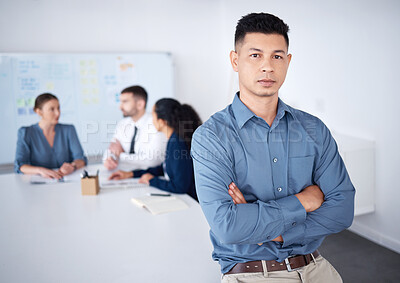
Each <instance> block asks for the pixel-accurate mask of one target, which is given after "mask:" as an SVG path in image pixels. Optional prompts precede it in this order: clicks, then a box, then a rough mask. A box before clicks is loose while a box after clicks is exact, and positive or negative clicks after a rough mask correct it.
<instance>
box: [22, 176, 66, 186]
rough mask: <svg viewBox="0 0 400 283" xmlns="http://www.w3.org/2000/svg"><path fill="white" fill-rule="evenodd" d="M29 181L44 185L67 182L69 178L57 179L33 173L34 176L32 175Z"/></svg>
mask: <svg viewBox="0 0 400 283" xmlns="http://www.w3.org/2000/svg"><path fill="white" fill-rule="evenodd" d="M29 181H30V183H31V184H33V185H44V184H55V183H62V182H67V181H68V180H66V179H65V177H64V178H62V179H60V180H57V179H51V178H45V177H42V176H40V175H32V176H30V180H29Z"/></svg>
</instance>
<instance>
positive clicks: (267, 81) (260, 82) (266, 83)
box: [257, 79, 275, 87]
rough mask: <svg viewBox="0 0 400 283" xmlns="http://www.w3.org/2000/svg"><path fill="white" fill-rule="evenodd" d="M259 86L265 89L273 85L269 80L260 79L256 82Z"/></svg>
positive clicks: (272, 81)
mask: <svg viewBox="0 0 400 283" xmlns="http://www.w3.org/2000/svg"><path fill="white" fill-rule="evenodd" d="M257 82H258V83H259V84H260V85H262V86H265V87H271V86H273V84H274V83H275V81H274V80H270V79H262V80H258V81H257Z"/></svg>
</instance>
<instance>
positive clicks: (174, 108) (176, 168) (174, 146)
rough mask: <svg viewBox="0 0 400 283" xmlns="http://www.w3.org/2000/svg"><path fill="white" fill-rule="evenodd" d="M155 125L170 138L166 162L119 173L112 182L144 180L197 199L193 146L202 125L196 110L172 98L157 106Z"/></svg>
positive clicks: (158, 103) (158, 102) (155, 109)
mask: <svg viewBox="0 0 400 283" xmlns="http://www.w3.org/2000/svg"><path fill="white" fill-rule="evenodd" d="M153 123H154V126H155V127H156V129H157V130H158V131H159V132H162V133H164V134H165V135H166V137H167V139H168V144H167V150H166V156H165V161H164V163H163V164H162V165H160V166H157V167H152V168H149V169H147V170H135V171H132V172H126V171H121V170H120V171H117V172H114V173H113V174H112V175H111V176H110V178H109V179H115V180H119V179H126V178H133V177H135V178H137V177H140V179H139V182H140V183H145V184H148V185H150V186H153V187H156V188H159V189H161V190H164V191H168V192H172V193H180V194H185V193H186V194H188V195H190V196H191V197H193V198H194V199H195V200H197V195H196V190H195V186H194V174H193V162H192V158H191V156H190V144H191V141H192V135H193V132H194V131H195V130H196V129H197V127H199V126H200V125H201V120H200V118H199V115H198V114H197V113H196V111H195V110H194V109H193V108H192V107H191V106H189V105H186V104H183V105H181V104H180V103H179V102H178V101H176V100H175V99H172V98H163V99H160V100H158V101H157V102H156V104H155V105H154V107H153Z"/></svg>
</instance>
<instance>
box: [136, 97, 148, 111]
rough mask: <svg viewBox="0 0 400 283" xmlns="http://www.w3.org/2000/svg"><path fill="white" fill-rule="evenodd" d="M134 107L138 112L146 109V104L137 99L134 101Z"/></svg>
mask: <svg viewBox="0 0 400 283" xmlns="http://www.w3.org/2000/svg"><path fill="white" fill-rule="evenodd" d="M136 107H137V109H138V110H143V109H145V108H146V102H144V100H143V99H138V100H137V101H136Z"/></svg>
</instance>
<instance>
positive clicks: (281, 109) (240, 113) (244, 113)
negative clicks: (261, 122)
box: [232, 92, 294, 128]
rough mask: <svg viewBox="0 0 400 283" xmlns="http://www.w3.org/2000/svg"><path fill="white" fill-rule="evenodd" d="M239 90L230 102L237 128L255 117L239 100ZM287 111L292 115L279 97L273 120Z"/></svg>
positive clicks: (278, 118)
mask: <svg viewBox="0 0 400 283" xmlns="http://www.w3.org/2000/svg"><path fill="white" fill-rule="evenodd" d="M239 94H240V92H237V93H236V94H235V98H234V99H233V102H232V110H233V114H234V115H235V118H236V121H237V123H238V126H239V128H242V127H243V126H244V124H246V122H247V121H248V120H250V119H251V118H252V117H254V116H255V117H257V115H256V114H254V113H253V112H252V111H251V110H250V109H249V108H247V106H246V105H244V103H243V102H242V101H241V100H240V98H239ZM286 112H288V113H290V114H291V115H292V117H294V115H293V113H292V111H291V109H290V108H289V106H287V105H286V104H285V103H284V102H283V101H282V100H281V99H280V98H278V111H277V113H276V118H275V120H280V119H282V117H283V116H284V115H285V113H286Z"/></svg>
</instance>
